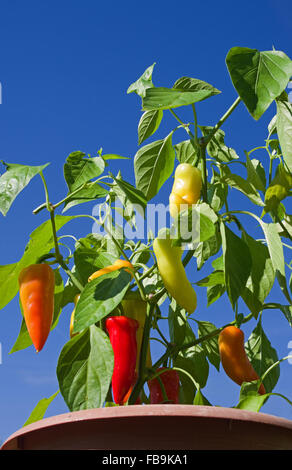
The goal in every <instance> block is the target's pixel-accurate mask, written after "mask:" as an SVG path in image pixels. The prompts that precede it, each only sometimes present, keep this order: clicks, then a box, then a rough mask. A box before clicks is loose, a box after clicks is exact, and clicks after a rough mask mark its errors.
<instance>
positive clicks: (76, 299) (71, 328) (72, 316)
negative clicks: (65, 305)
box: [70, 294, 80, 338]
mask: <svg viewBox="0 0 292 470" xmlns="http://www.w3.org/2000/svg"><path fill="white" fill-rule="evenodd" d="M79 297H80V294H77V295H75V297H74V304H75V307H74V309H73V311H72V313H71V318H70V338H73V336H76V335H77V333H73V326H74V316H75V308H76V305H77V302H78V300H79Z"/></svg>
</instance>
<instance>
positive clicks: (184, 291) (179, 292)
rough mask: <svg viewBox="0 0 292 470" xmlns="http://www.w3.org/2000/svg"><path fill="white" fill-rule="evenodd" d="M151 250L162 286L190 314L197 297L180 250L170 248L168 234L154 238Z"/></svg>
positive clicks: (175, 247) (174, 247) (178, 247)
mask: <svg viewBox="0 0 292 470" xmlns="http://www.w3.org/2000/svg"><path fill="white" fill-rule="evenodd" d="M153 250H154V253H155V256H156V260H157V266H158V270H159V273H160V275H161V278H162V280H163V283H164V286H165V288H166V290H167V291H168V292H169V294H170V295H171V296H172V297H173V298H174V299H175V300H176V301H177V303H178V304H179V305H180V306H181V307H182V308H184V309H186V311H187V312H188V313H189V314H191V313H193V312H194V311H195V309H196V307H197V295H196V292H195V291H194V289H193V287H192V285H191V283H190V281H189V280H188V278H187V275H186V272H185V268H184V265H183V263H182V259H181V257H182V248H181V247H180V246H172V240H171V238H170V236H169V233H168V232H165V234H164V235H162V236H161V237H159V236H158V237H157V238H155V240H154V242H153Z"/></svg>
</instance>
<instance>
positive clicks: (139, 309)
mask: <svg viewBox="0 0 292 470" xmlns="http://www.w3.org/2000/svg"><path fill="white" fill-rule="evenodd" d="M122 308H123V313H124V315H125V316H126V317H129V318H133V319H135V320H137V321H138V323H139V328H138V330H137V334H136V339H137V359H136V373H137V374H138V371H139V362H140V353H141V346H142V340H143V333H144V325H145V319H146V313H147V302H146V301H145V300H142V299H141V296H140V294H139V292H137V291H132V292H128V293H127V294H126V295H125V297H124V299H123V300H122ZM146 367H148V368H151V367H152V361H151V353H150V344H149V343H148V349H147V356H146Z"/></svg>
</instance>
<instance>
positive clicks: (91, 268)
mask: <svg viewBox="0 0 292 470" xmlns="http://www.w3.org/2000/svg"><path fill="white" fill-rule="evenodd" d="M116 259H117V257H116V256H114V255H112V254H111V253H107V252H106V251H96V250H95V249H94V248H89V247H84V246H82V245H79V246H78V247H76V249H75V251H74V262H75V267H76V269H77V271H78V273H79V277H80V279H81V282H82V283H83V284H86V283H87V282H88V278H89V276H91V274H93V273H94V272H95V271H97V270H98V269H102V268H104V267H106V266H110V265H111V264H113V263H114V262H115V261H116Z"/></svg>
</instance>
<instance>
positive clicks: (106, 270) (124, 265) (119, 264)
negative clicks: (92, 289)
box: [88, 259, 134, 282]
mask: <svg viewBox="0 0 292 470" xmlns="http://www.w3.org/2000/svg"><path fill="white" fill-rule="evenodd" d="M121 268H129V269H126V271H127V272H128V273H130V274H132V275H133V271H134V266H133V265H132V263H130V262H129V261H126V260H123V259H118V260H116V261H115V262H114V263H113V264H112V265H110V266H106V267H105V268H102V269H99V270H98V271H95V272H94V273H93V274H91V276H89V278H88V282H90V281H92V280H93V279H96V278H97V277H100V276H103V274H107V273H111V272H112V271H116V270H118V269H121Z"/></svg>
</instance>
